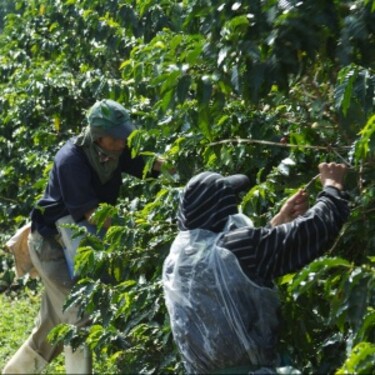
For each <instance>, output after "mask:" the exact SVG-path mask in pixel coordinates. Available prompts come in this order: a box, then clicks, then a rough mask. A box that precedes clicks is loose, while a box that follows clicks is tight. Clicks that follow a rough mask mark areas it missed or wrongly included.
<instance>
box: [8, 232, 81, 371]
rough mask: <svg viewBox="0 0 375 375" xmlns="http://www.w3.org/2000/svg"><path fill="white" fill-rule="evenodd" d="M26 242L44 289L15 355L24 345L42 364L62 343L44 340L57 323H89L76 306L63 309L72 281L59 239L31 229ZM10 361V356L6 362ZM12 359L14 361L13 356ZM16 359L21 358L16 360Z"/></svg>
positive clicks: (27, 369)
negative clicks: (80, 315)
mask: <svg viewBox="0 0 375 375" xmlns="http://www.w3.org/2000/svg"><path fill="white" fill-rule="evenodd" d="M28 243H29V250H30V257H31V260H32V262H33V264H34V267H35V268H36V270H37V271H38V273H39V275H40V277H41V280H42V283H43V285H44V288H45V290H44V293H43V295H42V301H41V307H40V311H39V315H38V317H37V318H36V321H35V327H34V329H33V331H32V333H31V334H30V336H29V337H28V339H27V340H26V342H25V343H24V344H23V345H22V347H21V348H20V349H19V351H18V352H17V353H16V354H15V355H14V357H16V356H18V357H19V358H22V357H23V351H25V348H27V351H29V352H30V350H31V352H34V353H35V356H36V357H37V358H40V359H41V361H40V362H41V363H42V362H44V361H45V363H43V364H41V365H40V366H39V367H44V366H45V364H46V363H49V362H51V361H52V360H53V359H54V358H55V357H56V356H57V355H59V354H60V353H61V352H62V350H63V345H61V344H59V345H55V344H54V345H53V344H51V343H50V342H49V341H48V340H47V336H48V334H49V332H50V331H51V329H52V328H54V327H55V326H56V325H58V324H60V323H67V324H73V325H75V326H77V327H82V326H84V325H86V324H87V323H88V318H87V317H86V316H84V317H79V316H78V306H73V307H70V308H69V309H67V310H65V311H63V306H64V303H65V301H66V298H67V296H68V294H69V292H70V290H71V288H72V286H73V285H74V281H73V280H71V279H70V277H69V273H68V268H67V266H66V261H65V257H64V253H63V249H62V247H61V245H60V244H59V242H58V241H57V240H56V239H55V238H51V239H50V238H48V239H46V238H44V237H42V236H41V235H40V234H39V233H38V232H34V233H31V234H30V235H29V242H28ZM25 354H26V352H25ZM18 357H17V358H18ZM24 357H25V356H24ZM11 362H12V359H11V360H10V361H9V362H8V363H11ZM13 362H15V361H14V360H13ZM17 362H18V363H19V362H20V361H19V360H17ZM17 367H18V366H17ZM37 367H38V366H37ZM39 367H38V368H35V369H34V370H35V372H39V371H40V370H41V368H39ZM6 369H7V366H6V367H5V368H4V373H7V371H6ZM17 370H20V373H22V371H23V373H29V371H30V370H31V369H30V368H24V369H18V368H17Z"/></svg>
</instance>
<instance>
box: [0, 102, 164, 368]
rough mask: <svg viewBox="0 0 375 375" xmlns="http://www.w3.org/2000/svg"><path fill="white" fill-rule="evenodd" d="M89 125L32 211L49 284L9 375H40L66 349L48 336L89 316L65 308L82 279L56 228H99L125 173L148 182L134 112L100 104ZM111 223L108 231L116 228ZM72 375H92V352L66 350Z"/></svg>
mask: <svg viewBox="0 0 375 375" xmlns="http://www.w3.org/2000/svg"><path fill="white" fill-rule="evenodd" d="M87 122H88V126H87V127H86V128H85V129H84V130H83V132H82V133H81V134H80V135H79V136H78V137H73V138H71V139H69V140H68V141H67V142H66V143H65V144H64V145H63V147H62V148H61V149H60V150H59V151H58V152H57V154H56V156H55V158H54V164H53V168H52V170H51V172H50V175H49V180H48V184H47V187H46V189H45V192H44V195H43V196H42V197H41V198H40V199H39V200H38V202H37V203H36V205H35V207H34V208H33V210H32V212H31V233H30V235H29V239H28V246H29V252H30V257H31V260H32V263H33V265H34V267H35V269H36V270H37V272H38V274H39V275H40V278H41V281H42V283H43V285H44V287H45V288H44V289H45V291H44V293H43V296H42V302H41V308H40V312H39V315H38V318H37V320H36V322H35V328H34V330H33V331H32V333H31V335H30V336H29V337H28V339H27V340H26V342H25V343H24V344H23V345H22V346H21V347H20V349H19V350H18V351H17V352H16V353H15V354H14V356H13V357H12V358H11V359H10V360H9V361H8V363H7V364H6V365H5V367H4V369H3V371H2V372H3V373H4V374H10V373H12V374H15V373H22V374H26V373H40V372H41V371H42V370H43V368H44V367H45V366H46V365H47V364H48V363H49V362H51V361H52V360H53V359H54V358H55V357H56V356H57V355H58V354H59V353H60V352H62V350H63V349H64V348H63V347H62V346H61V345H55V344H51V343H50V342H49V341H48V339H47V335H48V334H49V332H50V330H51V329H52V328H54V327H55V326H56V325H58V324H60V323H68V324H73V325H76V326H77V327H82V326H84V325H86V324H88V318H87V316H85V315H84V316H80V315H79V314H78V310H79V307H78V306H72V307H70V308H69V309H67V310H65V311H64V310H63V306H64V303H65V300H66V297H67V296H68V294H69V292H70V290H71V288H72V286H73V285H74V283H75V282H76V278H72V277H71V274H70V273H69V269H68V266H67V261H66V259H65V256H64V250H63V246H64V244H63V243H62V241H61V236H60V234H59V232H58V228H57V226H56V223H57V222H58V221H59V220H61V219H62V218H64V217H70V218H71V220H72V222H74V223H77V224H79V225H81V224H83V223H84V224H87V223H88V224H90V225H92V226H95V222H93V220H92V214H93V212H94V211H95V210H96V208H97V207H98V206H99V204H101V203H108V204H115V203H116V201H117V198H118V196H119V192H120V187H121V185H122V175H123V173H126V174H129V175H133V176H135V177H138V178H142V175H143V169H144V166H145V162H144V160H143V159H142V157H135V158H132V157H131V151H130V150H129V149H128V147H127V138H128V137H129V135H130V134H131V133H132V132H133V131H134V130H135V126H134V124H133V123H132V121H131V119H130V115H129V112H128V111H127V110H126V109H125V108H124V107H123V106H122V105H121V104H119V103H117V102H115V101H113V100H108V99H105V100H101V101H98V102H96V103H95V104H94V105H93V106H92V107H91V108H90V109H89V110H88V112H87ZM161 164H162V161H161V160H157V161H156V162H155V164H154V170H153V171H152V173H151V175H152V176H154V177H156V176H157V175H158V171H159V170H160V167H161ZM110 224H111V223H110V219H109V220H107V222H106V223H105V227H106V228H108V227H109V226H110ZM64 352H65V362H66V371H67V373H90V372H91V357H90V355H89V353H88V351H87V349H85V348H82V350H81V349H80V350H77V351H74V352H73V351H72V350H71V348H70V347H66V348H65V350H64Z"/></svg>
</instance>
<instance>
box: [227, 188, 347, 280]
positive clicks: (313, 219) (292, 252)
mask: <svg viewBox="0 0 375 375" xmlns="http://www.w3.org/2000/svg"><path fill="white" fill-rule="evenodd" d="M348 215H349V209H348V201H347V199H346V198H345V196H344V195H343V194H342V193H341V192H339V191H338V190H336V189H335V188H333V187H326V188H325V189H324V190H323V191H322V192H321V193H320V195H319V196H318V199H317V202H316V203H315V205H314V206H313V207H312V208H310V209H309V210H308V211H307V212H306V214H305V215H302V216H299V217H298V218H297V219H295V220H294V221H292V222H290V223H287V224H282V225H279V226H276V227H274V228H269V227H268V228H246V229H237V230H234V231H231V232H229V233H227V234H226V235H225V236H224V237H223V239H222V243H223V245H224V247H226V248H227V249H229V250H230V251H232V252H233V253H234V254H235V255H236V256H237V258H238V259H239V261H240V264H241V266H242V268H243V269H244V271H245V272H246V274H248V275H249V276H250V277H253V278H254V279H256V280H259V281H262V282H265V283H268V282H270V281H272V279H274V278H275V277H277V276H281V275H284V274H287V273H289V272H295V271H297V270H298V269H300V268H302V267H303V266H304V265H306V264H308V263H309V262H311V261H312V260H314V259H315V258H317V257H318V256H320V255H322V254H323V253H324V251H326V250H328V249H329V248H330V246H332V244H333V242H334V240H335V238H336V237H337V235H338V234H339V232H340V229H341V227H342V225H343V224H344V222H345V221H346V220H347V217H348Z"/></svg>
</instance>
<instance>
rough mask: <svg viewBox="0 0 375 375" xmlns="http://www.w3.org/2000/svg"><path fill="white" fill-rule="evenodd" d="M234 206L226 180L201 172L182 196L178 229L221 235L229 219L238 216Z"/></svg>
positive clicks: (232, 189)
mask: <svg viewBox="0 0 375 375" xmlns="http://www.w3.org/2000/svg"><path fill="white" fill-rule="evenodd" d="M236 176H243V175H236ZM243 177H244V178H246V179H247V177H246V176H243ZM229 178H231V177H229ZM237 203H238V202H237V198H236V193H235V190H234V188H233V187H232V186H231V184H230V183H229V181H228V177H227V178H226V177H223V176H222V175H220V174H219V173H213V172H203V173H200V174H198V175H196V176H194V177H193V178H192V179H191V180H190V181H189V182H188V184H187V185H186V187H185V190H184V192H183V195H182V196H181V200H180V207H179V212H178V217H177V220H178V226H179V229H180V230H191V229H197V228H199V229H207V230H210V231H212V232H221V231H222V230H223V229H224V226H225V223H226V221H227V219H228V216H229V215H234V214H237V213H238V208H237Z"/></svg>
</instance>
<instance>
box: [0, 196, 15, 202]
mask: <svg viewBox="0 0 375 375" xmlns="http://www.w3.org/2000/svg"><path fill="white" fill-rule="evenodd" d="M0 199H1V200H3V201H5V202H9V203H16V204H18V203H19V202H18V201H16V200H15V199H11V198H7V197H3V196H2V195H0Z"/></svg>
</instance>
